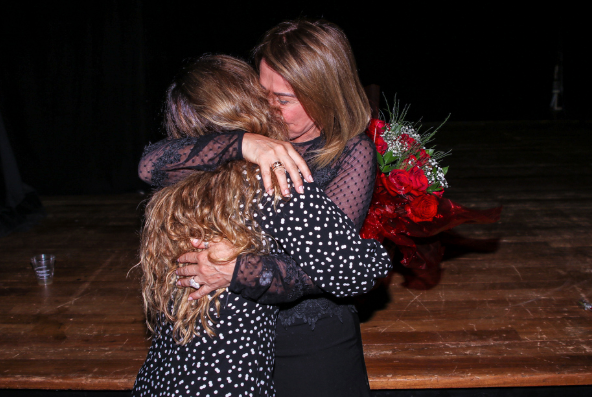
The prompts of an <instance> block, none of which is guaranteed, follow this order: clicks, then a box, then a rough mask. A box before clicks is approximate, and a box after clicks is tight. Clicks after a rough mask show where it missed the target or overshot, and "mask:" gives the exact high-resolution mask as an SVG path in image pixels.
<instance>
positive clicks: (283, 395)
mask: <svg viewBox="0 0 592 397" xmlns="http://www.w3.org/2000/svg"><path fill="white" fill-rule="evenodd" d="M342 319H343V323H342V322H341V321H340V320H339V318H338V317H337V316H333V317H325V318H322V319H320V320H319V321H317V323H316V325H315V329H314V330H313V329H311V327H310V325H308V324H295V325H292V326H290V327H288V328H287V329H286V328H284V327H283V326H282V325H281V324H278V326H277V333H276V360H275V371H274V383H275V388H276V390H277V397H291V396H294V397H296V396H298V397H302V396H307V397H314V396H319V397H320V396H323V397H326V396H332V397H339V396H344V397H345V396H347V397H357V396H364V397H366V396H369V395H370V387H369V386H368V375H367V372H366V364H365V363H364V352H363V350H362V338H361V334H360V323H359V321H358V316H357V314H356V313H352V312H351V311H350V310H343V315H342Z"/></svg>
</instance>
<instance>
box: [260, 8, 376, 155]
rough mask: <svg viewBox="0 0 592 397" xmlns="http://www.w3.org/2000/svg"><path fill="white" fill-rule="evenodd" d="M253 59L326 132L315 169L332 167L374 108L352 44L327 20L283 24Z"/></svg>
mask: <svg viewBox="0 0 592 397" xmlns="http://www.w3.org/2000/svg"><path fill="white" fill-rule="evenodd" d="M253 56H254V60H255V63H256V67H257V68H258V67H259V66H260V64H261V61H262V60H265V63H267V65H268V66H269V67H270V68H271V69H273V70H274V71H275V72H277V73H278V74H279V75H280V76H282V77H283V78H284V79H285V80H286V81H287V82H288V83H289V84H290V85H291V86H292V89H293V90H294V94H295V95H296V97H297V98H298V100H299V101H300V103H301V104H302V106H303V107H304V110H305V111H306V113H307V114H308V115H309V116H310V118H311V119H312V120H314V121H315V123H316V124H317V126H318V127H319V128H320V129H321V130H322V133H323V136H324V138H325V146H324V147H323V148H322V149H321V150H320V151H319V153H318V154H317V157H316V160H315V161H316V163H317V165H319V166H325V165H327V164H329V163H331V162H332V161H333V160H334V159H336V158H337V157H338V156H339V155H340V154H341V152H342V151H343V149H344V148H345V145H346V143H347V141H348V140H349V139H351V138H352V137H354V136H356V135H358V134H359V133H361V132H363V131H364V130H365V129H366V126H367V125H368V122H369V121H370V112H371V109H370V105H369V103H368V99H367V97H366V95H365V93H364V88H363V87H362V84H361V83H360V79H359V77H358V72H357V68H356V61H355V59H354V55H353V52H352V50H351V46H350V44H349V41H348V39H347V37H346V36H345V33H343V31H342V30H341V29H340V28H339V27H338V26H337V25H335V24H332V23H330V22H327V21H324V20H316V21H309V20H305V19H300V20H295V21H287V22H282V23H280V24H279V25H277V26H276V27H274V28H273V29H271V30H269V31H268V32H267V33H266V34H265V36H264V38H263V40H262V41H261V43H260V44H259V45H258V46H257V47H255V49H254V50H253Z"/></svg>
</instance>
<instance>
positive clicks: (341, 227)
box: [259, 183, 391, 297]
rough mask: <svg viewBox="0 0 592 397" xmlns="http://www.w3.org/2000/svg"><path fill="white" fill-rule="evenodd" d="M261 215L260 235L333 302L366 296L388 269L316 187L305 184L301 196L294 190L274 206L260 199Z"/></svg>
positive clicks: (377, 248)
mask: <svg viewBox="0 0 592 397" xmlns="http://www.w3.org/2000/svg"><path fill="white" fill-rule="evenodd" d="M260 209H261V211H262V215H261V219H260V220H259V224H260V225H261V227H262V229H263V230H264V231H265V232H267V233H268V234H270V235H271V236H273V238H274V240H275V241H276V242H277V243H278V245H279V246H280V247H281V249H282V250H283V251H285V253H287V254H288V255H290V257H292V258H293V259H294V260H295V261H296V263H297V264H298V265H299V266H300V267H301V268H302V269H303V270H304V271H305V272H306V274H308V275H309V276H310V277H311V278H312V279H313V280H314V281H315V284H316V285H317V286H318V287H319V288H321V289H322V290H323V291H325V292H329V293H331V294H333V295H335V296H337V297H345V296H353V295H358V294H361V293H364V292H367V291H369V290H370V289H371V288H372V286H373V285H374V282H375V280H376V279H377V278H380V277H385V276H386V274H387V272H388V270H389V269H390V267H391V261H390V258H389V256H388V254H387V252H386V250H385V249H384V248H383V247H382V245H381V244H379V243H378V242H377V241H375V240H364V239H362V238H361V237H360V236H359V235H358V233H357V231H356V228H355V226H354V224H353V223H352V221H351V220H350V219H349V218H348V217H347V216H346V215H345V214H344V213H343V211H341V210H340V209H339V207H337V206H336V205H335V204H334V203H333V202H332V201H331V200H330V199H329V198H328V197H327V195H326V194H325V193H324V192H323V191H322V190H321V189H320V188H319V187H318V186H317V185H316V184H315V183H306V184H305V192H304V194H297V193H296V192H295V191H294V190H293V191H292V198H291V199H290V200H289V201H280V202H279V203H277V204H276V205H275V206H274V205H273V203H272V199H271V198H270V197H269V196H264V200H262V203H261V204H260Z"/></svg>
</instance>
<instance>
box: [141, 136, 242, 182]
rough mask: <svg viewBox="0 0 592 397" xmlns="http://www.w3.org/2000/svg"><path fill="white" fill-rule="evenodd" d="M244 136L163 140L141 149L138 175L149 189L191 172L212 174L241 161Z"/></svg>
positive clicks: (178, 179) (183, 176)
mask: <svg viewBox="0 0 592 397" xmlns="http://www.w3.org/2000/svg"><path fill="white" fill-rule="evenodd" d="M243 136H244V132H242V131H233V132H228V133H224V134H208V135H203V136H200V137H189V138H182V139H164V140H162V141H159V142H157V143H155V144H152V145H149V146H147V147H146V148H145V149H144V154H143V155H142V158H141V159H140V164H139V166H138V174H139V176H140V179H142V180H143V181H144V182H146V183H149V184H151V185H153V186H158V187H162V186H168V185H172V184H173V183H176V182H178V181H180V180H182V179H183V178H185V177H186V176H187V175H189V174H191V173H192V172H193V171H212V170H215V169H216V168H218V167H219V166H221V165H223V164H225V163H227V162H229V161H232V160H240V159H242V157H243V155H242V140H243Z"/></svg>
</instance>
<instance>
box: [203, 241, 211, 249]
mask: <svg viewBox="0 0 592 397" xmlns="http://www.w3.org/2000/svg"><path fill="white" fill-rule="evenodd" d="M204 247H206V249H208V248H209V247H210V242H209V241H204Z"/></svg>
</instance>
